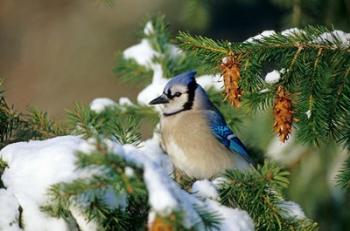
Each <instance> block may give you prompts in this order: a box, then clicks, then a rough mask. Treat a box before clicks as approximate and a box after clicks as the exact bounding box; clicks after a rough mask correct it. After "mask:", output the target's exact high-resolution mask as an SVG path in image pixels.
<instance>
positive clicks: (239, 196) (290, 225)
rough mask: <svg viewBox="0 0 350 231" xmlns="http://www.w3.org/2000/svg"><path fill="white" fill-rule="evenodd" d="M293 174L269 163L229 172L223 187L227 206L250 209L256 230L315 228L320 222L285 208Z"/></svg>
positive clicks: (223, 200)
mask: <svg viewBox="0 0 350 231" xmlns="http://www.w3.org/2000/svg"><path fill="white" fill-rule="evenodd" d="M288 175H289V173H288V172H287V171H285V170H282V169H280V168H279V167H277V166H275V165H273V164H271V163H268V162H266V163H265V164H264V165H263V166H258V168H257V169H256V170H252V171H250V172H247V173H242V172H240V171H227V172H226V173H225V174H224V176H225V178H226V180H225V181H224V183H223V184H222V185H221V187H220V190H219V191H220V198H221V202H222V203H223V204H224V205H227V206H231V207H239V208H241V209H244V210H246V211H248V212H249V214H250V215H251V216H252V218H253V219H254V221H255V224H256V227H255V228H256V230H315V229H316V228H317V224H316V223H314V222H312V221H311V220H309V219H307V218H302V219H301V218H297V217H293V215H288V212H286V211H283V206H282V204H283V203H286V202H285V201H283V196H282V191H283V190H284V189H286V188H287V187H288V183H289V182H288V178H287V177H288Z"/></svg>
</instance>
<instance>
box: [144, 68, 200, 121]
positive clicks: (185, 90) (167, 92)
mask: <svg viewBox="0 0 350 231" xmlns="http://www.w3.org/2000/svg"><path fill="white" fill-rule="evenodd" d="M195 75H196V72H195V71H189V72H185V73H182V74H180V75H177V76H175V77H173V78H172V79H171V80H169V82H168V83H167V84H166V85H165V87H164V91H163V94H161V95H160V96H159V97H157V98H155V99H153V100H152V101H151V102H150V103H149V104H151V105H154V104H163V107H162V110H163V114H164V115H165V116H170V115H174V114H177V113H179V112H182V111H186V110H191V109H192V107H193V103H194V100H195V92H196V89H197V87H198V84H197V82H196V79H195V78H194V76H195Z"/></svg>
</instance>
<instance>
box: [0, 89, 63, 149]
mask: <svg viewBox="0 0 350 231" xmlns="http://www.w3.org/2000/svg"><path fill="white" fill-rule="evenodd" d="M0 87H1V84H0ZM63 134H66V131H65V129H64V128H63V127H62V126H61V125H59V124H57V123H56V122H54V121H52V120H51V119H50V118H49V117H48V115H47V113H46V112H42V111H40V110H38V109H35V108H32V109H30V110H29V111H28V112H27V113H26V114H23V113H19V112H17V111H16V110H15V109H14V107H13V106H10V105H8V103H7V102H6V100H5V97H4V95H3V91H0V148H3V147H4V146H6V145H7V144H10V143H15V142H19V141H26V140H29V139H45V138H49V137H53V136H57V135H63Z"/></svg>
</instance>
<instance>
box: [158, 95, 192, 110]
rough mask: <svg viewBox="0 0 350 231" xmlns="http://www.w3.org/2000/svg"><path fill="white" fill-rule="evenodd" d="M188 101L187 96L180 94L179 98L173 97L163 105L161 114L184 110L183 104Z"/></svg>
mask: <svg viewBox="0 0 350 231" xmlns="http://www.w3.org/2000/svg"><path fill="white" fill-rule="evenodd" d="M187 101H188V94H187V93H184V94H181V96H179V97H174V98H172V99H170V100H169V103H167V104H164V108H163V112H164V113H165V114H172V113H176V112H178V111H181V110H183V109H184V104H185V103H187Z"/></svg>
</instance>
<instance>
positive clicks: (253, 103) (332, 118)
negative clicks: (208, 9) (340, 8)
mask: <svg viewBox="0 0 350 231" xmlns="http://www.w3.org/2000/svg"><path fill="white" fill-rule="evenodd" d="M342 36H344V35H343V34H342V33H341V32H339V31H331V30H329V29H328V28H325V27H321V26H308V27H305V28H304V29H303V30H296V31H294V32H293V31H288V32H287V31H285V32H284V33H283V32H282V33H275V34H272V35H270V36H265V37H261V38H252V39H251V40H250V41H245V42H242V43H231V42H228V41H214V40H212V39H210V38H206V37H202V36H191V35H189V34H187V33H183V32H181V33H180V34H179V36H178V40H179V41H180V43H181V46H182V47H183V48H184V49H185V50H186V51H188V52H191V53H192V54H193V55H196V56H197V57H200V60H202V61H203V62H202V65H204V66H206V68H207V69H211V70H212V72H219V65H220V63H221V62H222V59H223V58H225V57H227V56H229V55H233V56H234V57H236V59H237V61H238V62H239V64H240V71H241V79H240V81H239V86H240V87H241V88H242V90H243V92H244V94H243V96H242V99H243V103H244V104H245V105H247V106H248V107H249V108H251V109H253V110H260V109H267V108H269V107H270V106H272V104H273V101H274V97H275V95H276V91H277V88H278V86H283V87H284V88H285V89H287V90H288V91H289V92H290V93H291V94H292V104H293V113H294V118H295V119H294V126H295V127H296V128H297V129H296V134H297V137H298V138H299V140H300V141H302V142H305V143H313V144H319V143H322V142H325V141H326V140H328V139H334V140H335V141H336V142H338V143H340V144H343V145H344V146H345V147H346V148H347V149H349V145H350V139H349V134H350V120H349V118H350V108H349V105H350V47H349V44H348V42H346V41H344V38H343V37H342ZM267 69H275V70H279V71H280V74H281V79H280V80H279V82H278V83H275V84H270V83H267V82H265V81H264V75H265V74H266V72H267V71H266V70H267ZM342 174H343V175H342V176H340V177H339V178H340V179H347V178H348V177H349V172H348V171H343V172H342ZM344 174H345V175H344Z"/></svg>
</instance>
